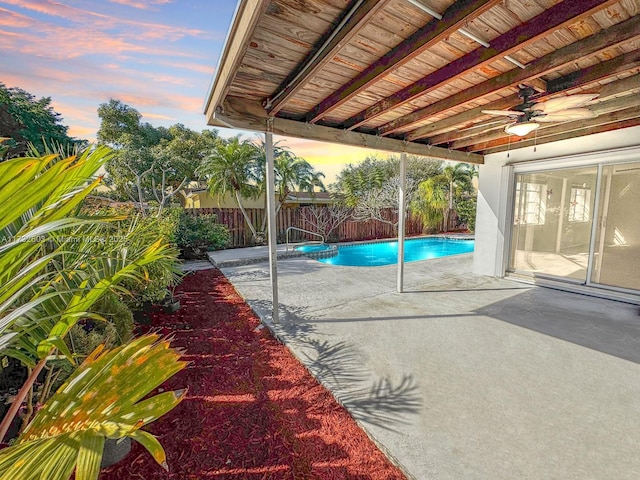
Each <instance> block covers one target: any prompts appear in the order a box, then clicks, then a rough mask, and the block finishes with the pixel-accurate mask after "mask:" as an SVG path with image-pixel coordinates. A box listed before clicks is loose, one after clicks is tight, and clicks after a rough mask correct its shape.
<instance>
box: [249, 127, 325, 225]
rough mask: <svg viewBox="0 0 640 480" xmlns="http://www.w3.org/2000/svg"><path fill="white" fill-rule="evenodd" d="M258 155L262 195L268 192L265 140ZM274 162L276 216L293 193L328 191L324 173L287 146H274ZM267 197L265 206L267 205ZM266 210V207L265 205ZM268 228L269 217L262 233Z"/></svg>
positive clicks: (257, 161)
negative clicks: (317, 170) (323, 179)
mask: <svg viewBox="0 0 640 480" xmlns="http://www.w3.org/2000/svg"><path fill="white" fill-rule="evenodd" d="M257 150H258V155H257V156H256V165H255V172H256V175H255V178H256V179H257V181H258V185H259V188H260V193H264V192H266V183H267V181H266V170H265V168H266V163H267V155H266V144H265V143H264V141H263V140H260V143H259V144H258V145H257ZM273 160H274V167H273V168H274V174H275V193H276V196H277V205H276V214H277V213H278V212H279V211H280V208H281V207H282V205H283V204H284V202H285V201H286V200H287V197H288V196H289V194H290V193H291V192H295V191H305V192H313V191H314V188H315V187H319V188H320V189H321V190H322V191H323V192H324V191H326V188H325V186H324V183H323V182H322V178H324V173H322V172H316V171H315V170H314V168H313V166H311V164H310V163H309V162H307V161H306V160H305V159H303V158H300V157H298V156H296V155H295V154H294V153H293V152H292V151H291V150H290V149H289V147H287V146H286V145H280V142H276V143H275V144H274V145H273ZM266 201H267V199H266V196H265V204H266ZM265 210H266V205H265ZM266 226H267V217H266V216H265V217H264V218H263V221H262V227H261V232H264V231H265V229H266Z"/></svg>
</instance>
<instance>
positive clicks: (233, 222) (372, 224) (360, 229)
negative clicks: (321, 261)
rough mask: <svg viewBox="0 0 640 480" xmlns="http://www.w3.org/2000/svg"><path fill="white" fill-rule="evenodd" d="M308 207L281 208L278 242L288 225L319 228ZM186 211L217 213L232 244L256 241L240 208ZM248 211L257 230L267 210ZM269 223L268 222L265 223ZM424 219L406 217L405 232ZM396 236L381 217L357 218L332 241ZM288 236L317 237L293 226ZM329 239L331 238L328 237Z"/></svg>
mask: <svg viewBox="0 0 640 480" xmlns="http://www.w3.org/2000/svg"><path fill="white" fill-rule="evenodd" d="M305 208H309V207H297V208H282V209H280V211H279V212H278V216H277V218H276V231H277V232H278V242H279V243H284V242H285V236H286V231H287V228H289V227H297V228H301V229H304V230H310V231H316V229H315V228H314V227H313V226H312V225H310V224H309V223H308V222H306V221H305V218H304V214H303V209H305ZM185 211H186V212H187V214H189V215H193V216H200V215H207V214H215V215H217V217H218V222H220V223H221V224H223V225H226V227H227V228H228V229H229V232H230V233H231V239H232V240H231V245H230V246H231V247H232V248H235V247H250V246H253V245H255V242H254V238H253V235H252V234H251V230H250V229H249V227H248V226H247V223H246V222H245V220H244V217H243V216H242V211H241V210H240V209H239V208H187V209H185ZM246 212H247V215H248V216H249V218H250V219H251V221H252V222H253V225H256V226H257V228H258V230H259V229H260V227H261V226H262V224H263V222H264V221H265V215H266V212H265V210H264V209H262V208H248V209H246ZM384 218H388V219H390V220H392V221H396V220H397V213H396V212H394V211H393V210H392V209H388V210H387V211H385V212H384ZM265 225H266V224H265ZM423 230H424V229H423V225H422V222H421V221H420V220H418V219H414V218H411V217H407V222H406V230H405V232H406V234H407V235H419V234H421V233H423ZM395 236H397V230H396V227H395V226H394V225H391V224H389V223H386V222H382V221H379V220H366V221H356V220H348V221H345V222H343V223H342V224H340V226H339V227H338V228H336V229H335V231H334V232H333V233H332V235H331V239H330V240H331V241H338V242H355V241H359V240H372V239H377V238H393V237H395ZM289 239H290V240H291V241H294V242H300V241H305V240H316V239H317V238H314V236H312V235H307V234H305V233H302V232H298V231H295V230H292V231H291V232H290V234H289ZM327 240H329V239H327Z"/></svg>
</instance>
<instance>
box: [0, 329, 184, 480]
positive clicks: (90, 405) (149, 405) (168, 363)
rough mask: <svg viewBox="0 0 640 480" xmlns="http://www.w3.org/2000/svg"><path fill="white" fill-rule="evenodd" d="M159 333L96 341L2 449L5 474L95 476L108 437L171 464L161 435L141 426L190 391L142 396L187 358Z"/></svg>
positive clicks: (5, 478)
mask: <svg viewBox="0 0 640 480" xmlns="http://www.w3.org/2000/svg"><path fill="white" fill-rule="evenodd" d="M179 357H180V354H179V353H178V352H176V351H175V350H172V349H171V348H169V343H168V342H167V341H165V340H161V339H160V337H159V336H158V335H146V336H143V337H140V338H138V339H135V340H133V341H131V342H130V343H128V344H126V345H123V346H121V347H118V348H116V349H114V350H111V351H105V350H104V349H103V347H98V348H97V349H96V350H95V351H93V352H92V353H91V354H90V355H89V357H87V359H86V360H85V361H84V362H83V363H82V365H80V367H78V369H77V370H76V371H75V372H74V373H73V374H72V375H71V377H69V379H68V380H67V381H66V382H65V383H64V384H63V385H62V386H61V387H60V388H59V389H58V391H57V392H56V393H55V394H54V395H53V396H52V397H51V398H50V399H49V401H48V402H47V403H46V404H45V405H44V407H43V408H42V409H41V410H40V411H39V412H38V413H37V414H36V416H35V418H34V419H33V421H32V422H31V423H30V424H29V426H28V427H27V429H26V430H25V431H24V432H23V433H22V435H20V437H19V438H18V441H17V443H16V444H15V445H14V446H12V447H9V448H6V449H4V450H1V451H0V471H1V472H3V473H2V476H0V480H9V479H17V478H20V479H22V480H31V479H33V480H36V479H47V480H57V479H68V478H69V477H70V476H71V474H72V473H73V471H74V470H75V478H76V480H89V479H97V478H98V474H99V471H100V461H101V459H102V452H103V448H104V442H105V439H106V438H113V439H117V438H123V437H131V438H132V439H134V440H136V441H137V442H139V443H140V444H141V445H143V446H144V447H145V448H146V449H147V450H148V451H149V452H150V453H151V455H153V458H154V459H155V460H156V461H157V462H158V464H160V465H162V466H163V467H164V468H165V469H167V470H168V466H167V463H166V456H165V452H164V450H163V448H162V446H161V445H160V443H159V442H158V440H157V439H156V438H155V437H154V436H153V435H151V434H150V433H148V432H145V431H144V430H142V429H141V427H143V426H145V425H147V424H149V423H151V422H153V421H154V420H156V419H157V418H159V417H161V416H162V415H164V414H165V413H167V412H168V411H169V410H171V409H172V408H174V407H175V406H176V405H177V404H178V403H180V401H181V400H182V399H183V398H184V395H185V393H186V391H184V390H182V391H170V392H164V393H161V394H158V395H155V396H152V397H149V398H146V399H144V400H142V399H143V398H144V397H145V396H147V395H148V394H149V393H151V392H152V391H153V390H154V389H155V388H157V387H158V386H159V385H160V384H162V383H163V382H164V381H165V380H166V379H168V378H169V377H171V376H172V375H174V374H175V373H177V372H179V371H180V370H182V369H183V368H184V367H185V366H186V362H183V361H179Z"/></svg>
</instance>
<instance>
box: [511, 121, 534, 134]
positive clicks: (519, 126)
mask: <svg viewBox="0 0 640 480" xmlns="http://www.w3.org/2000/svg"><path fill="white" fill-rule="evenodd" d="M539 127H540V124H539V123H538V122H531V121H529V122H516V123H511V124H509V125H507V126H506V127H505V129H504V131H505V132H507V133H508V134H509V135H517V136H518V137H524V136H525V135H528V134H529V133H531V132H533V131H534V130H535V129H537V128H539Z"/></svg>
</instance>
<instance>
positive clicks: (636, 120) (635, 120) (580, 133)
mask: <svg viewBox="0 0 640 480" xmlns="http://www.w3.org/2000/svg"><path fill="white" fill-rule="evenodd" d="M638 125H640V115H638V116H636V117H632V118H629V119H628V120H621V121H618V122H614V123H605V124H603V125H598V126H594V127H588V128H584V129H582V130H574V131H571V132H563V133H559V134H557V135H551V136H549V137H545V138H539V139H537V140H528V139H527V140H524V141H522V142H518V143H516V144H515V145H514V144H513V143H511V145H508V144H501V145H499V146H497V147H491V148H487V149H486V150H482V152H483V153H484V154H485V155H489V154H491V153H500V152H506V151H509V150H510V149H511V150H513V149H515V148H524V147H530V146H534V145H537V146H540V145H544V144H545V143H552V142H559V141H561V140H568V139H572V138H578V137H584V136H587V135H594V134H596V133H604V132H611V131H613V130H620V129H622V128H629V127H635V126H638Z"/></svg>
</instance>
